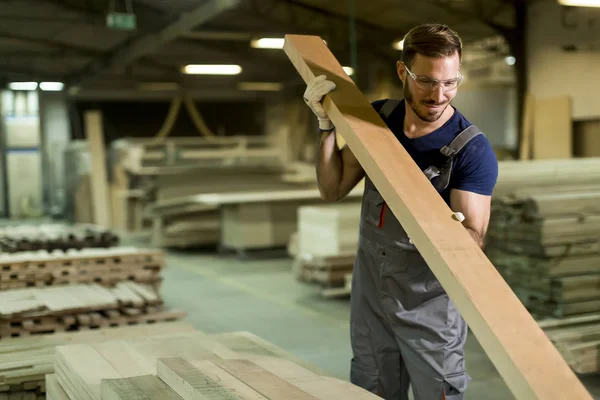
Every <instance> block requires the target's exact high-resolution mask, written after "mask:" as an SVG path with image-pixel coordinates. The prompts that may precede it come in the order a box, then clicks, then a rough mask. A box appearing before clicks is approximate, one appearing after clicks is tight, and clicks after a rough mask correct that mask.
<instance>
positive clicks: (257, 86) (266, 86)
mask: <svg viewBox="0 0 600 400" xmlns="http://www.w3.org/2000/svg"><path fill="white" fill-rule="evenodd" d="M281 86H282V85H281V83H279V82H240V84H239V85H238V89H239V90H251V91H260V92H278V91H280V90H281Z"/></svg>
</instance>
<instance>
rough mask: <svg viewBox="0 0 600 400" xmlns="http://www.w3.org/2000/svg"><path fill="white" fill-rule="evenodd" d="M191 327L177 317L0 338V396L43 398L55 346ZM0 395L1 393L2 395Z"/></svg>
mask: <svg viewBox="0 0 600 400" xmlns="http://www.w3.org/2000/svg"><path fill="white" fill-rule="evenodd" d="M193 330H194V328H193V327H192V326H191V325H190V324H188V323H186V322H181V321H178V322H159V323H156V324H152V325H135V326H124V327H117V328H111V329H90V330H80V331H74V332H63V333H56V334H53V335H40V336H34V337H25V338H23V337H18V338H7V339H2V340H0V376H2V384H1V385H0V398H7V399H13V398H18V399H46V398H47V397H46V382H45V377H46V374H53V373H54V359H55V353H56V346H61V345H67V344H81V343H87V344H93V343H101V342H105V341H109V340H120V339H129V338H137V337H146V336H152V335H167V334H173V333H183V332H192V331H193ZM93 367H94V366H93V365H92V364H90V365H89V366H88V368H93ZM3 395H4V396H5V397H2V396H3ZM10 396H12V397H10ZM19 396H22V397H19ZM48 398H50V396H48Z"/></svg>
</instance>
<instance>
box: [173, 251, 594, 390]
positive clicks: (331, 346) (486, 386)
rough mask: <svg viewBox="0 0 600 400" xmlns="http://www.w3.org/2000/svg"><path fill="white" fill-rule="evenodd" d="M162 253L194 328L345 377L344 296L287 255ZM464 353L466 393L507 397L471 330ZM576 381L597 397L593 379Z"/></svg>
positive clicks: (177, 302)
mask: <svg viewBox="0 0 600 400" xmlns="http://www.w3.org/2000/svg"><path fill="white" fill-rule="evenodd" d="M167 258H168V268H167V269H165V271H164V278H165V280H164V284H163V296H164V299H165V301H166V303H167V304H168V305H169V306H170V307H175V308H181V309H183V310H185V311H187V312H188V313H189V316H188V320H189V321H190V322H191V323H192V324H193V325H194V326H196V327H197V328H198V329H201V330H204V331H206V332H227V331H240V330H241V331H250V332H253V333H254V334H257V335H259V336H261V337H263V338H264V339H266V340H268V341H270V342H272V343H274V344H275V345H277V346H280V347H282V348H284V349H286V350H287V351H289V352H291V353H293V354H294V355H295V356H297V357H299V358H300V359H303V360H306V361H308V362H311V363H313V364H315V365H316V366H318V367H320V368H321V369H322V370H324V371H325V372H326V373H329V374H331V375H333V376H335V377H338V378H341V379H346V380H347V379H348V374H349V361H350V358H351V351H350V341H349V324H348V320H349V301H348V299H340V300H331V299H325V298H323V297H321V296H320V295H319V291H318V288H317V287H316V286H313V285H308V284H304V283H300V282H297V281H296V280H295V279H294V277H293V275H292V273H291V264H292V263H291V260H290V259H289V258H286V257H280V258H275V259H273V258H271V259H261V260H256V259H254V260H253V259H251V260H245V261H243V260H240V259H238V258H237V257H236V255H234V254H218V255H217V254H214V253H212V252H210V251H177V252H174V251H169V252H168V256H167ZM466 351H467V356H466V359H467V369H468V372H469V374H470V375H471V376H472V378H473V380H472V382H471V385H470V386H469V388H468V391H467V398H469V399H488V400H509V399H514V396H512V394H511V393H510V391H509V389H508V387H507V386H506V384H505V383H504V381H503V380H502V378H501V377H500V375H499V374H498V372H497V371H496V369H495V367H494V366H493V365H492V363H491V362H490V360H489V358H488V357H487V355H486V354H485V352H484V351H483V349H482V348H481V346H480V345H479V343H478V342H477V340H476V338H475V337H474V336H473V335H472V334H471V335H470V336H469V339H468V341H467V349H466ZM583 381H584V383H585V384H586V386H587V387H588V388H589V390H590V391H591V393H592V394H593V395H594V396H596V398H600V378H599V377H598V376H593V377H587V378H585V379H584V380H583Z"/></svg>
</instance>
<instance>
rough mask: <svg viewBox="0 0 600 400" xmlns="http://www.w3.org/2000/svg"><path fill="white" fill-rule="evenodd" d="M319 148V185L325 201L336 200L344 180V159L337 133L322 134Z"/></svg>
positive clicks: (319, 139) (318, 143) (318, 144)
mask: <svg viewBox="0 0 600 400" xmlns="http://www.w3.org/2000/svg"><path fill="white" fill-rule="evenodd" d="M317 146H318V150H317V184H318V185H319V190H320V192H321V193H322V195H323V197H324V198H325V199H334V198H335V197H336V196H337V189H338V187H339V185H340V181H341V179H342V159H341V157H340V153H339V150H338V146H337V141H336V138H335V131H334V132H321V133H320V134H319V138H318V142H317Z"/></svg>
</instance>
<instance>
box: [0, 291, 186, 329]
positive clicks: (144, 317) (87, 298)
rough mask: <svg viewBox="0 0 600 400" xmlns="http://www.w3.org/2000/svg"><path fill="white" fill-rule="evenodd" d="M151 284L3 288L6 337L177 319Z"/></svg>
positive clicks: (0, 303) (0, 315) (1, 317)
mask: <svg viewBox="0 0 600 400" xmlns="http://www.w3.org/2000/svg"><path fill="white" fill-rule="evenodd" d="M184 316H185V314H184V313H183V312H181V311H177V310H168V309H166V308H165V306H164V304H163V301H162V299H161V297H160V295H159V293H158V292H157V290H156V289H155V288H154V287H153V286H151V285H144V284H139V283H135V282H131V281H122V282H119V283H117V284H116V285H115V286H113V287H103V286H100V285H97V284H81V285H68V286H54V287H48V288H43V289H39V288H36V289H22V290H9V291H5V292H0V339H5V338H7V337H17V336H18V337H21V336H30V335H40V334H50V333H56V332H66V331H75V330H87V329H97V328H108V327H118V326H127V325H137V324H145V323H156V322H163V321H174V320H177V319H180V318H183V317H184Z"/></svg>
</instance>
